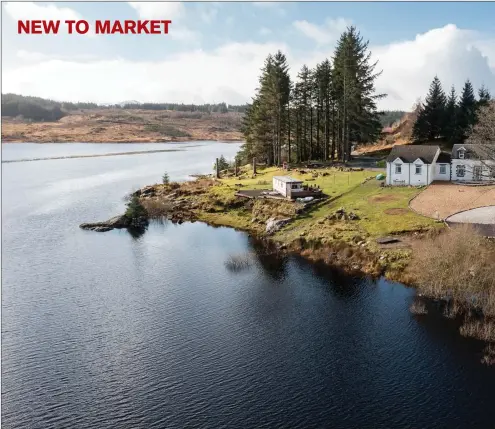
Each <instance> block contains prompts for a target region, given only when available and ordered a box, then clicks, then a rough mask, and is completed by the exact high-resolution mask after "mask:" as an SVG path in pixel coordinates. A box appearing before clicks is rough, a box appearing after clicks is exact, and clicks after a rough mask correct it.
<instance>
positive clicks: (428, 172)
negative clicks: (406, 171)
mask: <svg viewBox="0 0 495 429" xmlns="http://www.w3.org/2000/svg"><path fill="white" fill-rule="evenodd" d="M409 165H410V168H411V179H410V185H412V186H422V185H429V184H430V183H431V181H432V177H431V176H432V168H431V167H432V165H428V164H423V163H422V162H420V161H416V162H415V163H413V164H409ZM416 165H421V174H416ZM433 165H434V164H433Z"/></svg>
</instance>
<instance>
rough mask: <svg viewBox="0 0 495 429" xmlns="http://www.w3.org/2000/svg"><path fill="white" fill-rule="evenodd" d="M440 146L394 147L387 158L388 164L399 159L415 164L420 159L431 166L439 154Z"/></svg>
mask: <svg viewBox="0 0 495 429" xmlns="http://www.w3.org/2000/svg"><path fill="white" fill-rule="evenodd" d="M438 149H440V148H439V147H438V146H424V145H410V144H408V145H400V146H394V147H393V148H392V150H391V151H390V154H389V155H388V156H387V162H393V161H395V160H396V159H397V158H400V159H401V160H402V161H403V162H407V163H410V162H414V161H416V160H417V159H418V158H419V159H421V161H423V162H424V163H425V164H431V163H432V162H433V160H434V159H435V155H436V154H437V151H438Z"/></svg>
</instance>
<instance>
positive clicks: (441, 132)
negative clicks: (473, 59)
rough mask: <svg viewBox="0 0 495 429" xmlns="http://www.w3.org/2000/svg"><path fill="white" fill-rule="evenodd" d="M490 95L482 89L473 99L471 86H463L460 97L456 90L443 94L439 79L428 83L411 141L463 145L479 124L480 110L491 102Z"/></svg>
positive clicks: (418, 109)
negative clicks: (439, 141) (437, 141)
mask: <svg viewBox="0 0 495 429" xmlns="http://www.w3.org/2000/svg"><path fill="white" fill-rule="evenodd" d="M490 100H491V95H490V92H489V91H488V89H487V88H486V87H484V86H482V87H481V88H479V90H478V98H476V95H475V91H474V88H473V85H472V83H471V82H470V81H469V80H467V81H466V82H465V83H464V86H463V88H462V92H461V95H460V97H458V96H457V93H456V90H455V87H454V86H452V88H451V90H450V93H449V94H448V95H446V94H445V92H444V90H443V88H442V83H441V82H440V79H439V78H438V76H435V78H434V79H433V81H432V82H431V85H430V88H429V91H428V94H427V96H426V98H425V101H424V102H423V103H422V102H420V103H419V104H418V106H417V119H416V122H415V123H414V127H413V133H412V138H413V141H414V142H416V143H427V142H432V141H435V140H443V141H446V142H447V143H449V144H450V145H453V144H456V143H464V142H465V141H466V139H467V138H468V136H469V135H470V133H471V131H472V129H473V127H474V126H475V125H476V123H477V122H478V113H479V111H480V109H481V108H482V107H484V106H487V105H488V104H489V103H490Z"/></svg>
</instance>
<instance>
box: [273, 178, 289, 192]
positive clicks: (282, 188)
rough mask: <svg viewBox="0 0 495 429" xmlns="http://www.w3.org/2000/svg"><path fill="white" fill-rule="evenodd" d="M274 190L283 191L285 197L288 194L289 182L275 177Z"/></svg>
mask: <svg viewBox="0 0 495 429" xmlns="http://www.w3.org/2000/svg"><path fill="white" fill-rule="evenodd" d="M273 190H274V191H277V192H279V193H281V194H282V195H283V196H284V197H286V196H287V184H286V183H285V182H282V181H281V180H278V179H275V178H273Z"/></svg>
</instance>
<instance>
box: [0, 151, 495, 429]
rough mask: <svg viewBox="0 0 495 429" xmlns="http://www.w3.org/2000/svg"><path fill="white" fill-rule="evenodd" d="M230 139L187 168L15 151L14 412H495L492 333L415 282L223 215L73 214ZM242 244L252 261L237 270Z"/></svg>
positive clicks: (10, 310) (67, 421)
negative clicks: (122, 227)
mask: <svg viewBox="0 0 495 429" xmlns="http://www.w3.org/2000/svg"><path fill="white" fill-rule="evenodd" d="M112 146H113V145H112ZM228 147H231V149H229V150H231V151H232V153H234V152H235V150H234V149H237V148H234V147H233V146H231V145H209V146H207V147H204V146H200V147H199V148H195V149H194V152H190V153H189V154H188V156H189V158H188V165H186V167H181V168H182V170H181V169H180V168H179V165H181V164H182V165H184V160H185V158H182V157H184V156H185V155H184V154H183V153H182V152H176V153H163V154H153V155H136V156H131V155H130V156H128V157H117V158H119V159H117V158H115V159H112V158H105V159H104V158H95V159H78V160H63V161H60V160H58V161H40V162H37V163H25V164H23V163H15V164H5V165H4V166H3V175H4V176H3V177H2V183H3V205H2V207H3V208H2V210H3V225H2V226H3V231H2V239H3V251H4V253H3V261H2V263H3V265H2V268H3V285H2V286H3V288H2V289H3V290H2V292H3V296H2V316H3V318H2V319H3V320H2V340H3V342H2V352H3V356H2V358H3V361H2V423H3V427H6V428H51V427H53V428H68V427H71V428H72V427H77V428H116V427H119V428H153V427H156V428H184V427H191V428H289V427H290V428H313V427H314V428H323V427H330V428H331V427H338V428H344V427H347V428H378V427H379V428H392V427H393V428H411V427H414V428H440V427H448V428H467V427H473V428H490V427H494V425H493V422H494V421H495V411H494V407H493V404H494V403H495V401H494V395H493V386H494V382H495V371H493V370H492V369H488V368H485V367H483V366H481V365H480V364H479V358H480V355H479V352H480V347H479V344H478V343H477V342H475V341H470V340H466V339H463V338H461V337H460V336H459V335H458V333H457V331H456V328H455V326H453V325H452V323H451V322H450V321H448V320H445V319H442V318H440V317H439V316H437V315H434V314H433V315H430V316H427V317H425V318H419V319H418V318H415V317H414V316H412V315H411V314H410V313H409V312H408V306H409V304H410V302H411V299H412V297H413V291H412V290H411V289H407V288H404V287H402V286H401V285H398V284H391V283H387V282H385V281H378V282H372V281H363V280H355V279H349V278H346V277H342V276H339V275H337V274H336V273H333V272H332V271H330V270H329V269H328V268H326V267H322V266H319V265H310V264H308V263H306V262H304V261H302V260H301V259H299V258H296V257H284V258H279V257H275V256H273V255H267V254H266V251H265V249H263V248H262V247H261V246H260V244H259V243H256V242H254V241H252V240H250V239H248V238H247V236H246V235H244V234H242V233H239V232H236V231H233V230H230V229H227V228H211V227H208V226H206V225H203V224H200V223H194V224H183V225H180V226H178V225H172V224H169V223H167V222H165V223H164V224H152V225H151V226H150V227H149V229H148V231H147V232H146V233H145V234H144V235H140V236H139V235H136V236H134V237H133V236H131V235H129V234H128V233H127V232H125V231H111V232H108V233H102V234H98V233H94V232H90V231H82V230H80V229H79V228H78V227H77V225H78V224H79V223H81V222H84V221H92V220H101V219H106V218H108V217H110V216H111V215H113V214H115V213H119V212H120V211H121V210H122V208H123V202H122V200H121V196H123V195H124V194H125V193H126V192H127V191H128V190H129V189H130V188H131V187H132V186H136V187H138V186H142V185H144V184H147V183H152V182H153V181H154V180H155V181H156V180H159V178H160V177H161V174H163V172H164V171H171V172H172V173H171V174H172V177H173V178H174V179H175V178H183V177H187V171H185V169H186V168H189V169H192V170H196V171H193V172H198V173H201V172H206V171H209V169H211V162H210V161H211V159H214V158H215V156H216V155H219V154H221V153H223V154H224V155H226V156H227V149H228ZM55 163H57V164H55ZM55 165H56V166H55ZM155 177H156V179H154V178H155ZM48 208H49V210H48ZM246 251H252V252H253V253H254V254H255V255H257V256H255V263H254V264H253V265H252V266H250V267H249V268H247V269H245V270H241V271H231V270H228V269H227V267H226V266H225V262H226V261H227V260H228V258H229V256H230V255H232V254H242V253H244V252H246Z"/></svg>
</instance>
